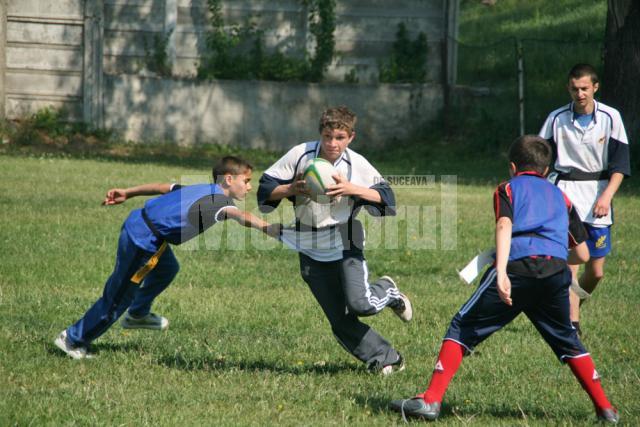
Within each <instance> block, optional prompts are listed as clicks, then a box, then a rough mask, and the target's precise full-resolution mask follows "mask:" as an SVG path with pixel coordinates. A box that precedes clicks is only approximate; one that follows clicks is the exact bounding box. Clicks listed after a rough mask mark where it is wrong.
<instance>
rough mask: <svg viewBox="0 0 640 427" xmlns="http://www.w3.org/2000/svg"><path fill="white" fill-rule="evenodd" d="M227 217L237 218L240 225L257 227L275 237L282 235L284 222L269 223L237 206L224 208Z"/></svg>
mask: <svg viewBox="0 0 640 427" xmlns="http://www.w3.org/2000/svg"><path fill="white" fill-rule="evenodd" d="M224 213H225V215H226V217H227V218H229V219H234V220H236V221H237V222H238V223H239V224H240V225H244V226H245V227H251V228H255V229H256V230H260V231H262V232H263V233H265V234H267V235H268V236H270V237H273V238H274V239H277V238H278V237H280V233H281V231H282V224H269V223H268V222H266V221H264V220H262V219H260V218H258V217H257V216H255V215H253V214H251V213H249V212H246V211H242V210H240V209H236V208H233V207H231V208H227V209H225V210H224Z"/></svg>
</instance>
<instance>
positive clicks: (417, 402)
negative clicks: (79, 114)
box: [389, 396, 440, 422]
mask: <svg viewBox="0 0 640 427" xmlns="http://www.w3.org/2000/svg"><path fill="white" fill-rule="evenodd" d="M389 407H390V408H391V409H393V410H394V411H397V412H400V413H401V414H402V419H403V420H404V421H405V422H407V416H409V417H414V418H422V419H425V420H429V421H435V420H436V419H437V418H438V416H439V415H440V402H433V403H427V402H425V401H424V399H423V398H422V396H416V397H413V398H411V399H400V400H393V401H391V403H390V404H389Z"/></svg>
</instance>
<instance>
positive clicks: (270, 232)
mask: <svg viewBox="0 0 640 427" xmlns="http://www.w3.org/2000/svg"><path fill="white" fill-rule="evenodd" d="M264 232H265V233H266V234H267V236H269V237H273V238H274V239H279V238H280V234H282V224H269V225H267V227H266V228H265V229H264Z"/></svg>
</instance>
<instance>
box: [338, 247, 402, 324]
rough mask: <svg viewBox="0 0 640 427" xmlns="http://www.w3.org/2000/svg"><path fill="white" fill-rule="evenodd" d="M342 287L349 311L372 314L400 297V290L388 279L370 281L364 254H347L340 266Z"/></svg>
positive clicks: (364, 314) (362, 314)
mask: <svg viewBox="0 0 640 427" xmlns="http://www.w3.org/2000/svg"><path fill="white" fill-rule="evenodd" d="M340 267H341V268H340V270H341V271H340V273H341V275H342V277H341V281H342V289H343V290H344V295H345V297H346V302H347V307H348V308H349V311H350V312H352V313H354V314H356V315H358V316H372V315H374V314H377V313H379V312H380V311H381V310H382V309H383V308H385V307H386V306H387V305H389V303H392V302H395V301H397V300H398V299H399V298H400V291H398V288H396V287H395V286H394V285H393V283H391V282H390V281H389V280H387V279H378V280H377V281H375V282H373V283H371V284H370V283H369V271H368V269H367V261H366V260H365V259H364V257H363V256H362V255H358V254H353V255H346V256H345V257H344V258H343V259H342V263H341V266H340Z"/></svg>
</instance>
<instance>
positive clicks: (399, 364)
mask: <svg viewBox="0 0 640 427" xmlns="http://www.w3.org/2000/svg"><path fill="white" fill-rule="evenodd" d="M404 368H405V366H404V358H403V357H402V355H401V354H400V353H398V360H397V361H395V362H393V363H391V364H389V365H381V364H380V363H378V362H375V363H371V364H370V365H369V366H368V369H369V371H371V372H379V373H380V375H382V376H383V377H388V376H389V375H393V374H395V373H397V372H401V371H404Z"/></svg>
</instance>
